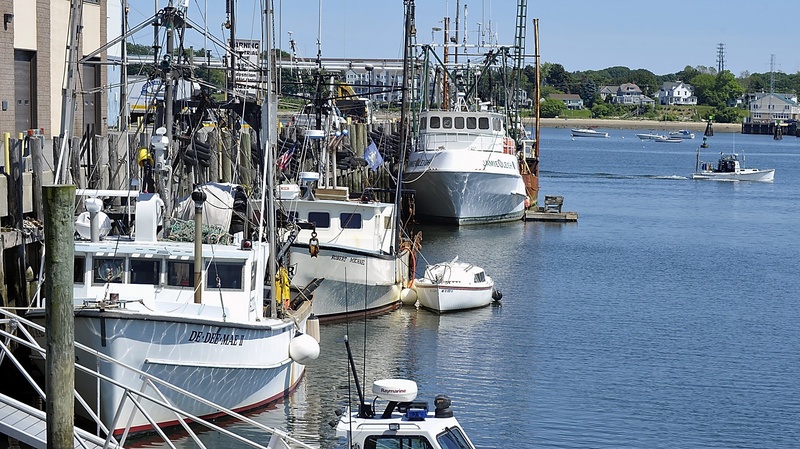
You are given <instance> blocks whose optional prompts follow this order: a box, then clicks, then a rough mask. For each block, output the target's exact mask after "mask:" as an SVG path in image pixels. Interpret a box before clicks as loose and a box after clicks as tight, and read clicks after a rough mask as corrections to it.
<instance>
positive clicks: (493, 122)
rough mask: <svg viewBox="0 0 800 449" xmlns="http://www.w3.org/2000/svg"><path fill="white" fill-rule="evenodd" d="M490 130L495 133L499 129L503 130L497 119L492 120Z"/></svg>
mask: <svg viewBox="0 0 800 449" xmlns="http://www.w3.org/2000/svg"><path fill="white" fill-rule="evenodd" d="M492 129H494V130H495V131H500V130H501V129H503V125H502V124H501V123H500V119H499V118H497V117H494V118H493V119H492Z"/></svg>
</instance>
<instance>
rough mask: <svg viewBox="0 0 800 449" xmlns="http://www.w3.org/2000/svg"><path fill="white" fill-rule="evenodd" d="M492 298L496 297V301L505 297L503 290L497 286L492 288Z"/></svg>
mask: <svg viewBox="0 0 800 449" xmlns="http://www.w3.org/2000/svg"><path fill="white" fill-rule="evenodd" d="M492 299H494V300H495V301H500V300H501V299H503V292H501V291H500V290H498V289H496V288H493V289H492Z"/></svg>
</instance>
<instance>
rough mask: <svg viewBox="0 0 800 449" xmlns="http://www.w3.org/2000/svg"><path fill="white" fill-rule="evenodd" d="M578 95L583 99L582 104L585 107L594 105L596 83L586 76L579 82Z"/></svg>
mask: <svg viewBox="0 0 800 449" xmlns="http://www.w3.org/2000/svg"><path fill="white" fill-rule="evenodd" d="M580 92H581V93H580V96H581V99H582V100H583V104H584V105H585V106H586V107H587V108H591V107H592V105H594V99H595V97H596V96H598V95H597V85H596V84H595V83H594V80H592V79H591V78H587V79H585V80H584V81H583V83H581V89H580Z"/></svg>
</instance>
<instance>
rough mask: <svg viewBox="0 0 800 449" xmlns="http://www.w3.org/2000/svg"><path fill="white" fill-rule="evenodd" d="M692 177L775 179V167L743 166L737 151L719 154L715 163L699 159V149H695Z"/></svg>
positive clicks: (728, 179) (723, 179)
mask: <svg viewBox="0 0 800 449" xmlns="http://www.w3.org/2000/svg"><path fill="white" fill-rule="evenodd" d="M692 179H712V180H717V181H761V182H772V181H774V180H775V169H774V168H769V169H763V170H762V169H758V168H744V157H742V159H741V160H740V159H739V155H738V154H737V153H731V154H724V153H720V154H719V159H718V160H717V163H716V164H714V163H712V162H702V161H700V150H699V149H698V150H697V163H696V167H695V172H694V173H692Z"/></svg>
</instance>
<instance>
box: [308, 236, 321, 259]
mask: <svg viewBox="0 0 800 449" xmlns="http://www.w3.org/2000/svg"><path fill="white" fill-rule="evenodd" d="M308 253H309V254H311V257H317V256H318V255H319V240H318V239H317V231H311V239H309V240H308Z"/></svg>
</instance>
